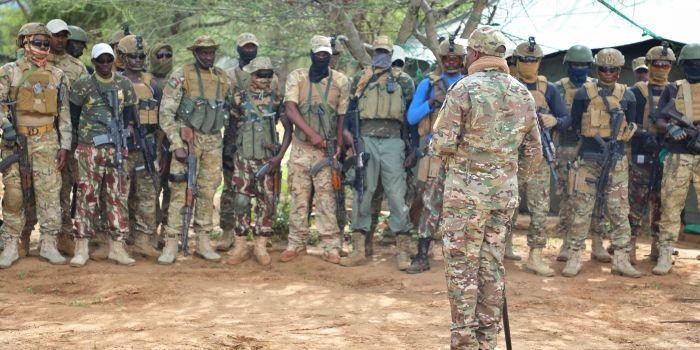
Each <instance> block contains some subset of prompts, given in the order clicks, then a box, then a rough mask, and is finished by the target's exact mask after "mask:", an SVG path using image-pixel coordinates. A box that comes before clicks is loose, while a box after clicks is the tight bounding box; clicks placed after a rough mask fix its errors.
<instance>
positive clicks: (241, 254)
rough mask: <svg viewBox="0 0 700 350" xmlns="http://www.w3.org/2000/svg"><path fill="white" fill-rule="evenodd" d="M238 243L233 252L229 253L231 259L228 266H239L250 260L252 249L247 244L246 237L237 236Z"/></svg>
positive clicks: (234, 245) (227, 262)
mask: <svg viewBox="0 0 700 350" xmlns="http://www.w3.org/2000/svg"><path fill="white" fill-rule="evenodd" d="M235 240H236V242H235V243H234V244H233V250H232V251H231V253H229V258H228V259H226V264H228V265H238V264H240V263H242V262H244V261H246V260H248V259H250V247H249V246H248V242H246V236H238V235H236V239H235Z"/></svg>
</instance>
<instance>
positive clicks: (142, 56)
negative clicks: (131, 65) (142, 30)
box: [126, 53, 146, 60]
mask: <svg viewBox="0 0 700 350" xmlns="http://www.w3.org/2000/svg"><path fill="white" fill-rule="evenodd" d="M126 57H128V58H130V59H132V60H135V59H141V60H143V59H145V58H146V54H143V53H129V54H127V55H126Z"/></svg>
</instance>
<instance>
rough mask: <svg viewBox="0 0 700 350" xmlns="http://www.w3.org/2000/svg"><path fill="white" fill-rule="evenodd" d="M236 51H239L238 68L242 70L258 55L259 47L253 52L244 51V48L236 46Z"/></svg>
mask: <svg viewBox="0 0 700 350" xmlns="http://www.w3.org/2000/svg"><path fill="white" fill-rule="evenodd" d="M236 51H238V67H240V68H241V69H242V68H243V67H244V66H245V65H247V64H248V63H250V61H252V60H253V59H254V58H255V57H256V56H257V55H258V47H257V46H256V47H255V50H253V51H246V50H243V48H242V47H240V46H236Z"/></svg>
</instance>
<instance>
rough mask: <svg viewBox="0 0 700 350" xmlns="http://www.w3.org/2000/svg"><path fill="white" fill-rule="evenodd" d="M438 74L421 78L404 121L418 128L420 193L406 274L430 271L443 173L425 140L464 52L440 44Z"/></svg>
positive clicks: (446, 42)
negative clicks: (412, 252)
mask: <svg viewBox="0 0 700 350" xmlns="http://www.w3.org/2000/svg"><path fill="white" fill-rule="evenodd" d="M439 52H440V57H441V59H440V62H441V63H440V71H441V73H439V72H435V73H433V74H431V75H430V76H429V77H428V78H425V79H423V80H422V81H421V82H420V83H419V84H418V87H417V88H416V95H415V96H414V98H413V100H412V101H411V105H410V106H409V108H408V122H409V123H410V124H412V125H418V134H419V135H420V146H419V147H420V150H421V153H422V154H423V156H422V158H421V159H420V161H419V163H418V176H417V185H416V187H417V190H416V192H417V193H421V194H422V196H421V197H422V198H421V200H422V209H421V214H420V220H419V225H418V249H417V250H418V254H416V256H415V257H414V259H413V261H411V266H409V268H408V269H406V272H407V273H411V274H414V273H420V272H423V271H427V270H428V269H430V262H429V260H428V248H429V246H430V241H432V240H433V239H437V238H438V232H437V231H438V230H437V227H438V223H439V222H440V214H441V213H442V199H443V197H442V196H443V188H444V186H445V174H446V173H445V170H444V169H443V166H442V163H441V161H440V158H439V157H437V156H435V155H434V154H432V153H430V152H428V150H427V146H428V141H429V140H430V138H431V137H432V134H433V125H434V123H435V119H436V118H437V115H438V112H439V111H440V107H441V106H442V103H443V102H444V100H445V94H446V93H447V88H448V87H449V86H451V85H452V84H454V83H455V82H457V81H458V80H460V79H462V74H461V73H460V72H461V70H462V66H463V62H464V55H466V50H465V48H464V47H463V46H461V45H458V44H456V43H454V42H452V41H451V40H449V39H448V40H443V42H442V43H440V51H439Z"/></svg>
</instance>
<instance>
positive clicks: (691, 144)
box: [661, 101, 700, 154]
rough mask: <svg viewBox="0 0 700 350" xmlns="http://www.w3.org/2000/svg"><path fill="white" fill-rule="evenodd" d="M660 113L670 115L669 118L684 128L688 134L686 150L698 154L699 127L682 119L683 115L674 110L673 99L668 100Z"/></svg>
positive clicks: (699, 149) (699, 146) (699, 143)
mask: <svg viewBox="0 0 700 350" xmlns="http://www.w3.org/2000/svg"><path fill="white" fill-rule="evenodd" d="M661 115H662V116H665V117H670V118H671V119H673V120H675V121H676V123H677V124H678V125H680V126H681V127H682V128H683V129H685V132H686V133H687V134H688V142H687V144H686V147H687V148H688V151H690V153H692V154H700V128H698V127H697V126H695V124H693V123H691V122H689V121H687V120H685V119H683V115H682V114H680V113H679V112H678V111H677V110H676V106H675V104H674V102H673V101H671V102H669V103H668V104H667V105H666V106H665V107H664V109H663V110H662V111H661Z"/></svg>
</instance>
